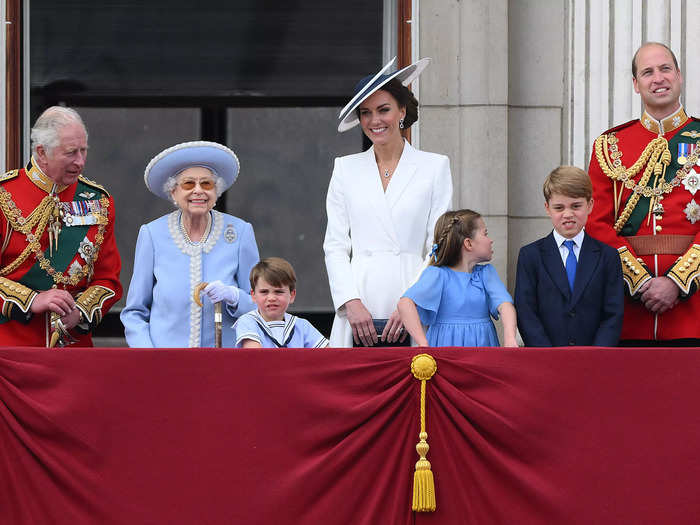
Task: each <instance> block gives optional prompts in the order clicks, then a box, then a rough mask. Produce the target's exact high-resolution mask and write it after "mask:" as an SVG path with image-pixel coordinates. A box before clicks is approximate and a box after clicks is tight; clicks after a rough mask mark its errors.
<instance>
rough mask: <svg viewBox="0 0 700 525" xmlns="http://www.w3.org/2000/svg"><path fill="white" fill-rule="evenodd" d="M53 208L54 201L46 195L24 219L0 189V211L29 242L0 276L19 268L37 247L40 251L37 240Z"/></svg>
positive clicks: (6, 193)
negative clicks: (0, 210)
mask: <svg viewBox="0 0 700 525" xmlns="http://www.w3.org/2000/svg"><path fill="white" fill-rule="evenodd" d="M53 207H54V201H53V199H52V198H51V197H50V196H48V195H47V196H46V197H44V198H43V199H42V201H41V202H40V203H39V206H37V207H36V208H34V211H32V213H31V214H30V215H29V218H28V219H25V218H24V217H23V216H22V213H21V212H20V211H19V209H18V208H17V206H15V203H14V202H12V196H11V195H10V193H9V192H8V191H6V190H5V189H4V188H0V209H2V212H3V213H4V214H5V217H7V220H8V221H9V223H10V226H12V229H14V230H15V231H18V232H20V233H23V234H24V235H26V236H27V240H28V241H29V242H28V244H27V246H26V247H25V248H24V250H22V253H20V254H19V255H18V256H17V258H16V259H15V260H14V261H12V262H11V263H10V264H8V265H7V266H5V267H4V268H2V269H0V276H2V275H9V274H11V273H12V272H14V271H15V270H16V269H17V268H19V267H20V266H21V265H22V263H23V262H24V261H26V260H27V258H28V257H29V254H30V253H31V252H32V251H34V250H35V249H36V247H37V246H38V247H39V249H41V246H40V245H39V242H38V239H41V236H42V235H43V234H44V230H46V225H47V224H48V223H49V221H50V220H51V216H52V212H53ZM34 226H36V230H35V232H34V233H32V228H34ZM30 237H31V239H30ZM35 245H36V246H35Z"/></svg>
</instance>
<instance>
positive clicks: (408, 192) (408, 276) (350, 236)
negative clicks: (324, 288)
mask: <svg viewBox="0 0 700 525" xmlns="http://www.w3.org/2000/svg"><path fill="white" fill-rule="evenodd" d="M380 177H381V174H380V173H379V169H378V167H377V161H376V158H375V156H374V147H371V148H369V149H368V150H367V151H365V152H363V153H357V154H354V155H348V156H345V157H340V158H337V159H335V166H334V168H333V175H332V177H331V182H330V185H329V188H328V197H327V199H326V209H327V212H328V226H327V228H326V237H325V241H324V244H323V249H324V252H325V256H326V270H327V271H328V280H329V283H330V289H331V295H332V297H333V306H334V308H335V311H336V316H335V319H334V321H333V328H332V331H331V338H330V346H332V347H348V346H352V329H351V328H350V324H349V323H348V321H347V318H346V315H345V309H344V308H343V305H344V304H345V303H346V302H347V301H349V300H351V299H356V298H357V299H360V300H361V301H362V303H363V304H364V305H365V307H366V308H367V309H368V310H369V312H370V314H371V315H372V317H373V318H374V319H386V318H388V317H389V316H390V315H391V313H392V312H393V311H394V310H395V309H396V304H397V302H398V300H399V298H400V297H401V295H402V294H403V293H404V291H405V290H406V289H407V288H408V287H409V286H410V284H411V283H412V282H413V281H414V280H415V278H416V277H417V276H418V273H419V272H420V270H421V268H422V264H423V259H424V257H425V255H426V253H428V251H429V247H430V246H431V244H432V240H433V230H434V227H435V222H436V221H437V219H438V218H439V217H440V215H442V214H443V213H444V212H445V211H447V210H448V209H449V207H450V205H451V201H452V177H451V174H450V162H449V159H448V158H447V157H446V156H444V155H438V154H435V153H428V152H425V151H420V150H417V149H415V148H414V147H412V146H411V145H410V144H409V143H408V142H405V144H404V149H403V152H402V154H401V159H400V160H399V163H398V165H397V167H396V170H395V171H394V174H393V176H392V179H391V181H390V182H389V185H388V187H387V189H386V192H385V191H384V189H383V188H382V182H381V178H380Z"/></svg>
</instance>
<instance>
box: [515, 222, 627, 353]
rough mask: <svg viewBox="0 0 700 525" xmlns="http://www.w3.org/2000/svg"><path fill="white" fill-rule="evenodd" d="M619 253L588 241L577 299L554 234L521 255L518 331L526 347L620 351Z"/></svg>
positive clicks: (579, 271)
mask: <svg viewBox="0 0 700 525" xmlns="http://www.w3.org/2000/svg"><path fill="white" fill-rule="evenodd" d="M623 286H624V284H623V280H622V267H621V264H620V256H619V255H618V253H617V250H615V249H614V248H612V247H610V246H608V245H607V244H604V243H602V242H600V241H598V240H596V239H594V238H593V237H591V236H590V235H588V234H585V235H584V238H583V243H582V244H581V251H580V252H579V258H578V264H577V265H576V279H575V281H574V291H573V294H572V293H571V291H570V289H569V281H568V280H567V277H566V270H565V269H564V264H563V262H562V259H561V255H560V253H559V248H558V247H557V245H556V241H555V240H554V235H552V234H551V233H550V234H549V235H547V237H545V238H543V239H540V240H538V241H535V242H533V243H531V244H528V245H527V246H524V247H523V248H521V249H520V254H519V255H518V271H517V274H516V278H515V308H516V310H517V313H518V328H519V330H520V335H521V336H522V338H523V341H524V342H525V345H526V346H540V347H541V346H569V345H575V346H616V345H617V342H618V340H619V338H620V331H621V330H622V312H623V300H624V287H623Z"/></svg>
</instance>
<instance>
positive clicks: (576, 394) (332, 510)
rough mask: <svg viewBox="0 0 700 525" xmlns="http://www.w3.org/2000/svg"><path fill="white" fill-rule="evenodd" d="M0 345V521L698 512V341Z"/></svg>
mask: <svg viewBox="0 0 700 525" xmlns="http://www.w3.org/2000/svg"><path fill="white" fill-rule="evenodd" d="M426 351H427V352H428V353H430V354H431V355H432V356H434V357H435V359H436V361H437V366H438V371H437V374H436V375H435V376H434V377H433V379H431V380H430V381H428V385H427V431H428V443H429V444H430V452H429V453H428V460H429V461H430V462H431V463H432V470H433V473H434V476H435V487H436V493H437V511H436V512H435V513H426V514H422V513H415V514H414V513H413V512H412V511H411V508H410V507H411V498H412V480H413V470H414V465H415V462H416V460H417V459H418V456H417V454H416V452H415V445H416V443H417V441H418V431H419V414H418V407H419V391H420V383H419V382H418V381H417V380H416V379H414V378H413V376H412V375H411V373H410V362H411V358H412V356H413V355H415V354H417V353H419V351H418V350H417V349H403V350H399V349H377V350H359V349H357V350H250V351H248V350H127V349H93V350H89V349H88V350H80V349H64V350H46V349H11V348H9V349H8V348H6V349H0V523H2V524H3V525H7V524H24V523H28V524H44V523H52V524H53V523H56V524H64V523H65V524H79V523H100V524H102V523H105V524H108V523H115V524H127V523H128V524H165V523H167V524H219V523H240V524H271V525H284V524H353V525H355V524H368V525H369V524H372V525H374V524H382V525H383V524H407V525H408V524H421V525H422V524H440V525H446V524H500V523H503V524H535V523H537V524H557V523H562V524H587V525H588V524H621V523H625V524H626V523H634V524H646V523H649V524H652V523H653V524H659V523H664V524H666V523H673V524H681V523H697V520H698V516H700V497H698V489H697V484H698V483H700V459H699V452H698V449H699V448H700V410H698V407H697V405H698V402H699V401H700V350H697V349H695V350H682V349H675V350H673V349H654V350H642V349H638V350H632V349H624V350H622V349H620V350H614V349H608V350H601V349H587V348H583V349H574V350H569V349H567V350H563V349H559V350H532V349H528V350H497V349H490V350H466V349H439V350H437V349H436V350H433V349H429V350H426Z"/></svg>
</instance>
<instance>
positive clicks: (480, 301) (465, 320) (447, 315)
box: [404, 264, 513, 346]
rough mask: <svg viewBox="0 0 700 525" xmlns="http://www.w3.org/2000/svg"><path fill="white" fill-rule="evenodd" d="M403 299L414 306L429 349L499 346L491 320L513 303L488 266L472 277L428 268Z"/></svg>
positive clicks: (456, 272)
mask: <svg viewBox="0 0 700 525" xmlns="http://www.w3.org/2000/svg"><path fill="white" fill-rule="evenodd" d="M404 297H408V298H409V299H411V300H412V301H413V302H414V303H416V308H417V309H418V315H419V317H420V320H421V323H423V324H424V325H427V326H428V331H427V333H426V337H427V339H428V344H429V345H430V346H499V342H498V336H497V335H496V327H495V326H494V325H493V321H491V317H493V318H494V319H498V306H499V305H501V304H502V303H505V302H510V303H512V302H513V298H512V297H511V296H510V294H509V293H508V291H507V290H506V287H505V286H503V283H502V282H501V279H500V278H499V277H498V273H497V272H496V269H495V268H494V267H493V266H491V265H490V264H486V265H477V266H475V267H474V270H473V271H472V272H471V273H466V272H458V271H456V270H452V269H451V268H448V267H447V266H428V267H427V268H426V269H425V270H423V273H422V274H421V276H420V279H418V282H417V283H416V284H414V285H413V286H411V287H410V288H409V289H408V290H407V291H406V293H405V294H404Z"/></svg>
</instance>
